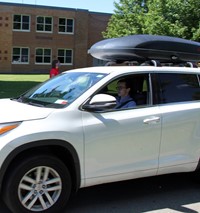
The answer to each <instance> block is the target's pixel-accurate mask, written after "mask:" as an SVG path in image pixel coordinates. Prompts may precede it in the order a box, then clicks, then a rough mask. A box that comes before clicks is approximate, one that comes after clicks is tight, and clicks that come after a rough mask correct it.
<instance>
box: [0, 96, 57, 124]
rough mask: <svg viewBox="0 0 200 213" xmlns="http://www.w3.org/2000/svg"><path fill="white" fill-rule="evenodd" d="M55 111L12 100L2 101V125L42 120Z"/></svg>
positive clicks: (0, 103)
mask: <svg viewBox="0 0 200 213" xmlns="http://www.w3.org/2000/svg"><path fill="white" fill-rule="evenodd" d="M53 110H54V109H51V108H41V107H37V106H31V105H28V104H24V103H20V102H17V101H14V100H11V99H0V123H6V122H15V121H25V120H33V119H42V118H45V117H47V116H48V115H49V114H50V113H51V112H52V111H53Z"/></svg>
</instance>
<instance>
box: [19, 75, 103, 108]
mask: <svg viewBox="0 0 200 213" xmlns="http://www.w3.org/2000/svg"><path fill="white" fill-rule="evenodd" d="M105 76H106V74H101V73H89V72H88V73H87V72H66V73H63V74H61V75H58V76H56V77H54V78H52V79H50V80H48V81H46V82H44V83H42V84H39V85H37V86H36V87H34V88H33V89H31V90H29V91H28V92H27V93H25V94H24V95H22V96H21V97H20V98H19V99H18V101H20V102H23V103H28V104H32V105H36V106H42V107H44V106H45V107H51V108H63V107H66V106H68V105H69V104H70V103H72V102H73V101H74V100H76V99H77V98H78V97H79V96H80V95H81V94H83V93H84V92H85V91H87V90H88V89H89V88H90V87H92V86H93V85H94V84H96V83H97V82H98V81H99V80H101V79H102V78H103V77H105Z"/></svg>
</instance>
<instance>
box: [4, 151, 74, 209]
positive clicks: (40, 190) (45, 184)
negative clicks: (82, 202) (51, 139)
mask: <svg viewBox="0 0 200 213" xmlns="http://www.w3.org/2000/svg"><path fill="white" fill-rule="evenodd" d="M71 188H72V183H71V177H70V173H69V171H68V169H67V167H66V166H65V165H64V163H63V162H62V161H61V160H59V159H58V158H57V157H55V156H51V155H45V154H39V155H34V156H33V155H32V156H29V157H26V158H24V159H23V160H21V161H18V163H17V164H15V165H13V166H12V168H11V170H10V172H9V175H7V177H6V179H5V181H4V188H3V199H4V202H5V203H6V205H7V206H8V208H9V209H10V210H11V211H12V212H13V213H35V212H36V213H55V212H58V213H61V212H62V211H63V209H64V208H65V206H66V204H67V201H68V199H69V197H70V194H71Z"/></svg>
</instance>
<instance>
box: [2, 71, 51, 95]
mask: <svg viewBox="0 0 200 213" xmlns="http://www.w3.org/2000/svg"><path fill="white" fill-rule="evenodd" d="M48 78H49V75H47V74H46V75H22V74H16V75H12V74H7V75H3V74H0V98H10V97H16V96H19V95H20V94H22V93H23V92H25V91H27V90H29V89H30V88H32V87H33V86H35V85H36V84H39V83H41V82H43V81H45V80H47V79H48Z"/></svg>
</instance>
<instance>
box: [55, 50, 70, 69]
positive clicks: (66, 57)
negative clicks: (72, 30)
mask: <svg viewBox="0 0 200 213" xmlns="http://www.w3.org/2000/svg"><path fill="white" fill-rule="evenodd" d="M72 54H73V51H72V50H70V49H58V59H59V61H60V63H61V64H68V65H71V64H72V62H73V60H72Z"/></svg>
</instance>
